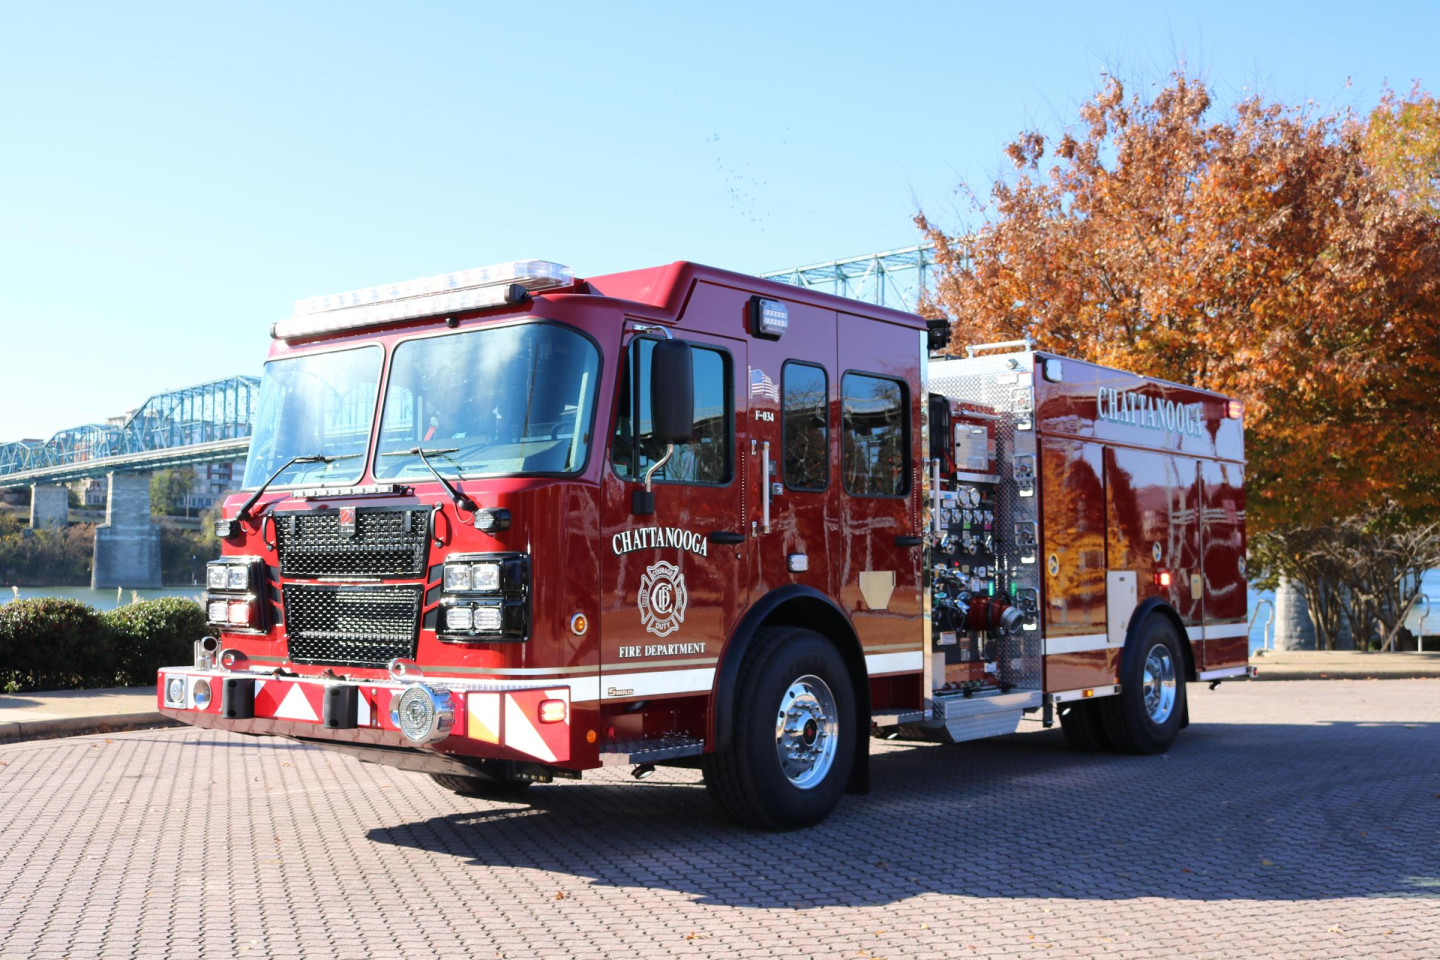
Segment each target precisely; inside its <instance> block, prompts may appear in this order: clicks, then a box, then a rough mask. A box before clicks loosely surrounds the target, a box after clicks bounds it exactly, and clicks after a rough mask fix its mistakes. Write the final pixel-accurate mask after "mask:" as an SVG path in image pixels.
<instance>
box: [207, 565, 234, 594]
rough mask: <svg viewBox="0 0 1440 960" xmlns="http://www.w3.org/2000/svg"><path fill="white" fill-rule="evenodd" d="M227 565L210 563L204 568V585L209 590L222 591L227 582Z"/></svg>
mask: <svg viewBox="0 0 1440 960" xmlns="http://www.w3.org/2000/svg"><path fill="white" fill-rule="evenodd" d="M229 569H230V565H229V564H228V563H212V564H209V565H207V566H206V567H205V585H206V586H207V587H209V588H210V589H211V590H224V589H225V584H226V583H228V582H229V574H228V571H229Z"/></svg>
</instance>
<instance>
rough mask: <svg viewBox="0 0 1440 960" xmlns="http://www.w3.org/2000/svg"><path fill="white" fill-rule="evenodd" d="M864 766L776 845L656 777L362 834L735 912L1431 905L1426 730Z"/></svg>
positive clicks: (1434, 748) (1209, 737) (1378, 728)
mask: <svg viewBox="0 0 1440 960" xmlns="http://www.w3.org/2000/svg"><path fill="white" fill-rule="evenodd" d="M871 772H872V789H871V792H870V794H869V795H868V796H848V797H846V798H845V799H844V800H842V801H841V804H840V807H839V808H838V809H837V810H836V811H835V813H834V814H833V815H832V816H831V817H830V819H828V820H827V821H826V822H824V823H822V824H820V825H818V826H816V827H813V828H810V829H807V830H800V831H795V832H792V833H780V834H772V833H759V832H755V831H749V830H744V829H740V828H736V827H733V826H731V825H730V824H728V823H727V822H726V821H724V820H723V819H722V818H721V816H720V815H719V813H718V811H717V810H716V808H715V807H714V806H713V805H712V804H711V803H710V800H709V798H708V797H707V796H706V794H705V791H704V789H703V788H702V786H701V779H700V776H699V774H698V773H692V772H690V771H680V770H674V771H671V770H665V769H664V768H662V769H661V771H660V772H659V773H657V774H656V778H655V779H651V780H648V781H645V782H644V783H640V784H636V783H617V782H614V781H613V780H612V781H608V782H607V781H597V782H584V783H580V784H556V785H551V786H542V787H535V788H532V789H531V790H530V791H529V793H528V794H527V795H526V797H525V798H524V799H523V800H522V801H521V802H518V803H506V802H498V801H495V802H492V801H486V800H476V799H466V798H456V802H458V803H461V804H467V805H468V804H473V805H474V810H473V812H465V813H456V814H451V815H448V816H443V817H435V818H432V819H428V820H423V821H418V822H413V823H403V824H396V825H394V826H388V827H381V828H376V829H373V830H371V831H370V832H369V834H368V836H369V838H370V839H371V840H373V841H375V842H377V843H381V844H391V845H395V846H400V847H410V848H418V849H423V850H427V851H432V852H436V853H442V854H449V855H452V856H455V857H461V858H466V859H467V860H468V862H469V864H470V865H472V866H474V867H484V868H506V867H526V868H533V869H538V870H546V871H554V872H559V873H564V874H570V875H572V876H574V877H576V878H577V879H580V880H583V881H587V882H589V883H591V884H595V885H601V886H614V887H622V888H624V887H638V888H661V889H669V890H674V891H678V892H681V893H685V894H690V895H693V896H695V897H697V898H698V899H699V900H700V902H703V903H714V904H725V905H731V906H745V907H792V908H809V907H821V906H865V905H880V904H888V903H892V902H895V901H899V900H904V899H906V898H909V897H913V896H916V895H918V894H923V893H939V894H945V895H955V896H970V897H1024V898H1048V897H1056V898H1079V899H1095V900H1110V899H1128V898H1135V897H1163V898H1168V899H1177V900H1315V899H1325V898H1331V897H1355V896H1382V895H1383V896H1406V897H1415V898H1434V899H1440V830H1437V824H1440V724H1424V723H1413V724H1407V723H1388V724H1386V723H1376V724H1368V723H1335V724H1328V725H1324V724H1322V725H1270V724H1223V723H1221V724H1196V725H1193V726H1192V727H1191V728H1190V729H1189V730H1187V731H1186V732H1185V733H1184V734H1182V736H1181V738H1180V741H1179V742H1178V743H1177V744H1176V746H1175V748H1174V749H1173V750H1172V751H1171V752H1170V753H1168V754H1164V755H1161V756H1157V757H1133V756H1119V755H1113V754H1095V755H1083V754H1077V753H1075V752H1073V751H1071V750H1070V749H1069V748H1068V747H1067V746H1066V744H1065V741H1064V739H1063V737H1062V735H1061V734H1060V732H1059V731H1058V730H1054V731H1049V732H1034V733H1025V734H1020V735H1015V736H1010V737H1003V738H999V739H995V740H989V741H978V742H975V743H969V744H961V745H957V746H931V745H923V746H912V745H904V746H896V745H891V744H885V745H880V744H877V745H876V753H875V754H874V755H873V756H872V758H871ZM657 780H663V781H665V782H661V783H657ZM417 786H418V783H417ZM477 882H479V883H481V885H482V886H483V881H479V880H477Z"/></svg>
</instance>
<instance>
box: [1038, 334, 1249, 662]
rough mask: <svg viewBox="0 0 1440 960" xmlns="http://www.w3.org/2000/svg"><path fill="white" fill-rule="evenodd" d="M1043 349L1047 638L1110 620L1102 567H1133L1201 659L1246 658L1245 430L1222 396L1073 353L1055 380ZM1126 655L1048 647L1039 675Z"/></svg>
mask: <svg viewBox="0 0 1440 960" xmlns="http://www.w3.org/2000/svg"><path fill="white" fill-rule="evenodd" d="M1044 359H1045V356H1044V355H1037V359H1036V364H1035V397H1036V428H1037V430H1038V431H1039V435H1040V445H1041V484H1042V489H1043V495H1042V501H1041V504H1042V512H1043V522H1042V528H1043V529H1042V536H1043V543H1044V550H1043V552H1044V555H1045V557H1046V559H1047V564H1048V566H1047V577H1046V579H1045V591H1044V592H1045V598H1044V611H1045V624H1044V627H1045V632H1046V636H1047V638H1054V637H1066V636H1074V635H1083V634H1092V633H1103V632H1105V630H1106V626H1107V623H1106V600H1105V598H1106V578H1105V575H1106V572H1107V571H1114V570H1132V571H1135V572H1136V574H1137V582H1138V587H1139V589H1138V600H1139V602H1141V603H1143V602H1144V601H1145V600H1147V599H1149V598H1152V597H1153V598H1155V599H1158V600H1160V601H1162V602H1164V603H1165V604H1166V605H1168V606H1169V607H1170V608H1172V609H1174V610H1175V612H1176V613H1177V614H1178V615H1179V617H1180V620H1181V622H1182V624H1183V625H1184V627H1185V629H1186V633H1187V634H1188V636H1189V639H1190V642H1191V647H1192V650H1193V652H1194V657H1195V663H1194V666H1195V669H1196V670H1197V671H1201V670H1211V669H1217V668H1221V667H1230V666H1237V665H1242V664H1244V663H1245V662H1246V660H1247V656H1248V652H1247V641H1246V638H1245V636H1244V634H1243V633H1242V632H1238V631H1239V629H1240V627H1241V626H1242V625H1243V624H1244V621H1245V617H1246V614H1247V610H1246V586H1245V575H1244V549H1245V547H1244V543H1245V513H1244V457H1245V447H1244V430H1243V428H1242V423H1241V421H1240V420H1239V419H1232V418H1230V417H1228V416H1227V404H1228V402H1229V401H1228V399H1227V398H1226V397H1223V396H1220V395H1218V394H1215V393H1211V392H1209V391H1205V390H1197V389H1194V388H1190V387H1183V386H1179V385H1177V384H1171V383H1166V382H1163V381H1156V380H1151V379H1146V378H1143V377H1138V376H1134V375H1132V374H1127V373H1122V372H1120V371H1116V370H1111V369H1107V368H1104V367H1099V366H1096V365H1094V364H1089V363H1084V362H1081V361H1077V360H1070V359H1063V360H1061V361H1060V363H1061V365H1062V368H1063V379H1062V380H1060V381H1059V382H1051V381H1049V380H1047V379H1046V378H1045V375H1044V362H1043V361H1044ZM1128 397H1136V398H1143V400H1141V401H1136V400H1130V399H1126V398H1128ZM1052 558H1053V559H1052ZM1056 567H1058V572H1050V571H1051V570H1052V569H1054V568H1056ZM1162 572H1163V573H1167V574H1168V575H1169V579H1170V583H1169V584H1168V586H1167V585H1162V584H1161V583H1159V582H1158V579H1159V575H1160V574H1161V573H1162ZM1214 633H1219V634H1224V636H1221V637H1210V636H1208V635H1209V634H1214ZM1119 661H1120V651H1119V650H1118V649H1116V648H1113V647H1112V648H1110V649H1108V650H1092V651H1086V652H1083V653H1067V654H1060V655H1051V656H1048V657H1047V658H1046V683H1045V687H1046V689H1047V690H1067V689H1075V688H1078V687H1088V686H1096V685H1103V684H1111V683H1115V682H1116V681H1117V676H1118V669H1119Z"/></svg>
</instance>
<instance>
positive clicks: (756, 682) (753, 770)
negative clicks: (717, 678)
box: [704, 627, 856, 830]
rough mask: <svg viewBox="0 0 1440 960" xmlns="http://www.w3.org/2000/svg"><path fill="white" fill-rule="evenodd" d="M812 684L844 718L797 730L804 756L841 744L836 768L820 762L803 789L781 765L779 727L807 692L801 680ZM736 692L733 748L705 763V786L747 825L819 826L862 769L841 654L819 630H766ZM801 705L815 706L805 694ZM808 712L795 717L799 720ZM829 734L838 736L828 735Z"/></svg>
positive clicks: (748, 655) (834, 762)
mask: <svg viewBox="0 0 1440 960" xmlns="http://www.w3.org/2000/svg"><path fill="white" fill-rule="evenodd" d="M807 677H808V678H818V679H819V680H820V681H823V684H824V688H825V691H826V692H828V693H829V695H830V697H831V699H832V700H833V707H834V710H835V713H836V714H837V716H835V717H834V718H829V717H826V716H825V714H824V712H823V711H822V712H821V714H820V716H821V717H822V718H824V719H826V720H827V721H833V722H830V723H827V724H826V725H825V726H821V725H817V724H812V722H811V721H805V722H804V723H797V725H796V726H795V731H796V733H795V735H794V736H795V737H797V738H800V739H792V740H791V743H793V744H794V745H795V747H796V748H797V749H802V750H806V751H808V750H812V749H819V750H820V752H821V753H824V752H826V747H828V743H829V741H830V739H831V738H832V737H833V742H834V747H833V752H832V753H830V757H829V759H828V761H826V760H819V761H817V762H815V763H814V764H813V765H812V774H805V773H801V774H800V776H801V777H802V778H803V777H804V776H807V775H813V776H815V777H816V778H817V779H815V781H814V782H813V783H811V784H809V785H808V786H803V787H802V786H798V785H797V783H796V781H794V780H792V779H791V776H790V775H787V773H786V772H785V769H784V768H782V766H781V760H780V756H779V753H778V750H777V741H778V738H777V735H776V722H777V720H778V719H779V718H780V712H779V711H780V710H781V709H782V708H783V707H784V704H785V702H786V701H787V700H788V699H790V698H791V697H792V694H793V692H794V691H803V690H804V689H805V688H804V687H803V686H802V685H801V681H802V679H803V678H807ZM736 689H737V691H738V692H737V694H736V703H735V712H734V714H733V716H734V718H735V719H734V724H735V726H734V729H733V730H732V731H731V737H730V746H729V748H728V749H726V750H725V751H723V752H720V753H711V754H706V756H705V761H704V771H705V786H706V787H707V788H708V789H709V791H710V795H711V797H713V798H714V799H715V802H716V803H717V804H718V805H719V807H720V809H721V810H722V811H723V812H724V813H725V815H726V817H728V818H729V819H731V820H733V821H734V822H736V823H739V824H741V825H744V826H750V827H759V828H761V829H765V830H793V829H795V828H797V827H807V826H810V825H811V824H815V823H819V822H820V821H821V820H823V819H825V817H827V816H828V815H829V814H830V811H832V810H834V809H835V805H836V804H837V803H839V802H840V796H841V795H842V794H843V793H844V792H845V785H846V782H847V781H848V780H849V779H850V772H851V770H852V769H853V767H854V762H855V749H856V743H855V730H856V726H855V718H856V714H855V691H854V690H853V689H852V687H851V684H850V674H849V672H848V671H847V670H846V669H845V661H844V660H842V659H841V658H840V653H839V651H837V650H836V649H835V647H834V646H833V645H832V644H831V643H830V641H828V640H826V639H825V638H824V637H822V636H820V635H819V634H818V633H815V632H813V631H811V630H804V629H801V628H799V627H765V628H762V629H761V630H760V631H759V632H758V633H757V634H756V635H755V640H754V643H753V644H752V646H751V647H750V650H749V651H748V652H747V653H746V656H745V660H744V662H742V663H741V665H740V674H739V676H738V678H737V685H736ZM811 689H812V690H818V689H819V688H818V687H814V686H813V685H812V687H811ZM800 701H801V702H802V703H810V702H812V701H810V700H809V699H808V697H807V696H804V695H802V696H801V698H800ZM802 712H803V711H802V710H801V709H797V710H793V711H791V713H790V715H791V716H792V719H793V720H796V721H799V720H800V719H801V714H802ZM812 726H814V732H813V735H812V732H811V727H812ZM826 727H829V728H832V729H831V732H829V733H827V732H825V729H826ZM817 744H818V745H819V746H818V748H817V746H816V745H817ZM793 759H794V758H793V757H792V761H793ZM802 766H803V763H802ZM797 769H798V768H797Z"/></svg>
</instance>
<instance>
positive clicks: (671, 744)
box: [600, 737, 705, 767]
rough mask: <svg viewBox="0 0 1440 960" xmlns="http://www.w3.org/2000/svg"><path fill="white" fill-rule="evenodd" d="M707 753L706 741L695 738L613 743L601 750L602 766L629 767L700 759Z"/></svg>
mask: <svg viewBox="0 0 1440 960" xmlns="http://www.w3.org/2000/svg"><path fill="white" fill-rule="evenodd" d="M704 752H705V741H704V740H698V739H695V738H693V737H658V738H656V739H654V740H630V741H622V742H620V743H612V744H609V745H608V746H605V747H602V748H601V750H600V765H601V766H604V767H628V766H633V765H635V764H637V763H662V762H664V761H666V760H676V759H679V758H680V757H698V756H700V754H702V753H704Z"/></svg>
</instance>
